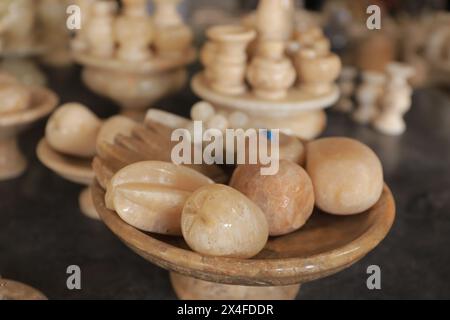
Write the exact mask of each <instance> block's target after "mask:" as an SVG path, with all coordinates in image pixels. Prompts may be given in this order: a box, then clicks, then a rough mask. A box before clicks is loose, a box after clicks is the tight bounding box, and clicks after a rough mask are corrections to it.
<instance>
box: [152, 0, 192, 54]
mask: <svg viewBox="0 0 450 320" xmlns="http://www.w3.org/2000/svg"><path fill="white" fill-rule="evenodd" d="M179 3H180V0H155V5H156V12H155V15H154V23H155V28H156V33H155V48H156V51H157V52H158V53H159V54H160V55H163V56H180V55H183V54H185V52H186V50H188V49H189V48H190V47H191V45H192V41H193V38H194V36H193V33H192V31H191V29H190V28H189V27H188V26H187V25H186V24H185V23H184V22H183V19H182V17H181V15H180V13H179V12H178V10H177V6H178V4H179Z"/></svg>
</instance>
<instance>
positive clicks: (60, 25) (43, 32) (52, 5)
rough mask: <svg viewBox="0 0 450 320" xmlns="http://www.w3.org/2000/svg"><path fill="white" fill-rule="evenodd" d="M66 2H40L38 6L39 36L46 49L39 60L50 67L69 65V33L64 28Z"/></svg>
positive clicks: (67, 2)
mask: <svg viewBox="0 0 450 320" xmlns="http://www.w3.org/2000/svg"><path fill="white" fill-rule="evenodd" d="M68 4H69V1H68V0H40V1H39V6H38V24H39V27H40V28H39V36H40V39H42V42H43V44H44V45H45V47H46V52H45V54H44V55H43V56H42V57H41V60H42V61H43V62H44V63H46V64H49V65H51V66H56V67H62V66H67V65H70V64H71V62H72V57H71V54H70V44H69V43H70V33H69V30H68V29H67V28H66V8H67V5H68Z"/></svg>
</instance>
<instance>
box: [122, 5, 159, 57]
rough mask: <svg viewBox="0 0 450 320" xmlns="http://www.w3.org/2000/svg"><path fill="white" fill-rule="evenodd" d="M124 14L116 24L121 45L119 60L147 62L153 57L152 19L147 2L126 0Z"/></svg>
mask: <svg viewBox="0 0 450 320" xmlns="http://www.w3.org/2000/svg"><path fill="white" fill-rule="evenodd" d="M123 4H124V10H123V13H122V14H121V15H120V16H119V17H118V18H117V20H116V23H115V33H116V36H117V41H118V43H119V50H118V53H117V55H118V58H119V59H121V60H125V61H145V60H146V59H148V58H149V57H150V56H151V52H150V44H151V43H152V40H153V34H154V32H153V26H152V19H151V18H150V16H149V14H148V13H147V1H146V0H124V1H123Z"/></svg>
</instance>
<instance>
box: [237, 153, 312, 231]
mask: <svg viewBox="0 0 450 320" xmlns="http://www.w3.org/2000/svg"><path fill="white" fill-rule="evenodd" d="M262 167H264V166H263V165H260V164H258V165H241V166H239V167H237V169H236V170H235V171H234V173H233V177H232V178H231V182H230V185H231V186H232V187H233V188H235V189H237V190H239V191H241V192H242V193H243V194H245V195H246V196H247V197H248V198H249V199H250V200H252V201H253V202H255V203H256V204H257V205H258V206H259V207H260V208H261V210H262V211H263V212H264V214H265V215H266V218H267V221H268V223H269V234H270V235H271V236H278V235H283V234H286V233H290V232H292V231H295V230H297V229H299V228H300V227H302V226H303V225H304V224H305V223H306V221H307V220H308V218H309V217H310V216H311V214H312V212H313V209H314V191H313V186H312V183H311V179H310V178H309V176H308V174H307V173H306V171H305V170H304V169H303V168H302V167H300V166H299V165H297V164H296V163H294V162H292V161H289V160H280V162H279V169H278V172H277V173H276V174H274V175H262V174H261V168H262Z"/></svg>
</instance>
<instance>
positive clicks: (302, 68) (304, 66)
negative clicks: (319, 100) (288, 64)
mask: <svg viewBox="0 0 450 320" xmlns="http://www.w3.org/2000/svg"><path fill="white" fill-rule="evenodd" d="M295 66H296V69H297V75H298V79H299V84H300V87H301V88H303V89H304V90H305V91H307V92H309V93H311V94H313V95H321V94H326V93H328V92H330V91H331V85H332V84H333V83H334V81H335V80H336V79H337V78H338V76H339V73H340V71H341V60H340V59H339V57H338V56H337V55H336V54H334V53H331V52H328V53H327V54H324V53H323V52H317V51H316V50H314V49H313V48H303V49H300V50H299V51H298V53H297V55H296V57H295Z"/></svg>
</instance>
